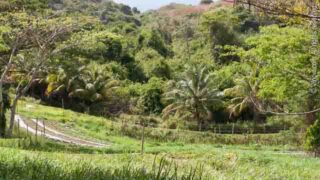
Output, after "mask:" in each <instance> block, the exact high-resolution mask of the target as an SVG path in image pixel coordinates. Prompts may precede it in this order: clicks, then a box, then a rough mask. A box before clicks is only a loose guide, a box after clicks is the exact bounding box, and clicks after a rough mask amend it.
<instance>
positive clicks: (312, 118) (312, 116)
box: [305, 98, 317, 126]
mask: <svg viewBox="0 0 320 180" xmlns="http://www.w3.org/2000/svg"><path fill="white" fill-rule="evenodd" d="M314 104H315V102H314V100H313V99H311V98H310V100H309V102H308V110H309V111H312V110H314V107H315V106H314ZM316 120H317V113H316V112H313V113H308V114H306V121H305V123H306V124H307V125H310V126H311V125H313V124H314V123H315V122H316Z"/></svg>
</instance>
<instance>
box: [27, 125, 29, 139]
mask: <svg viewBox="0 0 320 180" xmlns="http://www.w3.org/2000/svg"><path fill="white" fill-rule="evenodd" d="M28 136H29V125H28V124H27V137H28Z"/></svg>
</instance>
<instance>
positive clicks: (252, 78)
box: [224, 67, 261, 122]
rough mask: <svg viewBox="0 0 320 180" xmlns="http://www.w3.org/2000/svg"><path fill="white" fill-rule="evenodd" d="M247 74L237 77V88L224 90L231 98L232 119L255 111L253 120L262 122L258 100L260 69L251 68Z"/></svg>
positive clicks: (229, 108) (230, 110)
mask: <svg viewBox="0 0 320 180" xmlns="http://www.w3.org/2000/svg"><path fill="white" fill-rule="evenodd" d="M249 69H250V70H248V69H246V71H247V72H245V71H244V72H243V73H242V74H239V75H237V76H238V77H237V79H235V84H236V85H235V86H234V87H232V88H228V89H225V90H224V95H225V96H230V97H232V99H231V100H230V105H229V106H228V110H229V112H230V117H237V116H238V115H240V114H241V113H243V112H244V111H246V110H248V109H249V110H253V120H254V121H255V122H259V121H260V112H259V108H258V107H256V106H257V105H260V100H259V98H258V92H259V86H260V82H261V77H260V79H259V68H257V67H256V68H254V67H249Z"/></svg>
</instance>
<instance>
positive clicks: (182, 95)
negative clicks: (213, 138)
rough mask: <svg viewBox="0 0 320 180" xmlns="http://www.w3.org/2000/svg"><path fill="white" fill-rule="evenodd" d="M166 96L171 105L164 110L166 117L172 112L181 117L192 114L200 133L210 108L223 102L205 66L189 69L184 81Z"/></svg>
mask: <svg viewBox="0 0 320 180" xmlns="http://www.w3.org/2000/svg"><path fill="white" fill-rule="evenodd" d="M165 95H166V99H167V100H168V101H169V102H170V103H171V104H170V105H168V106H167V107H166V108H165V109H164V110H163V114H164V116H168V115H169V114H170V113H172V112H175V113H179V114H180V115H181V114H184V113H186V112H191V114H192V115H193V118H195V120H196V121H197V122H198V128H199V131H201V130H202V124H203V122H204V120H203V119H204V118H205V117H204V116H205V115H208V111H209V107H210V106H212V105H213V104H214V103H219V102H221V98H220V92H219V91H218V90H217V89H214V86H213V82H212V77H211V75H210V72H209V69H208V68H206V67H205V66H193V67H190V68H188V70H187V71H186V72H185V74H184V76H183V77H182V79H181V80H180V81H178V82H177V83H176V85H175V87H174V88H173V89H172V90H171V91H169V92H168V93H166V94H165Z"/></svg>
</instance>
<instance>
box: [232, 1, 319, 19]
mask: <svg viewBox="0 0 320 180" xmlns="http://www.w3.org/2000/svg"><path fill="white" fill-rule="evenodd" d="M237 4H243V5H249V6H250V7H251V6H253V7H255V8H256V9H258V10H261V11H263V12H265V13H267V14H272V15H285V16H288V17H301V18H307V19H320V16H319V15H318V14H313V13H310V12H311V11H310V10H311V9H319V7H320V1H319V0H237Z"/></svg>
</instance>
